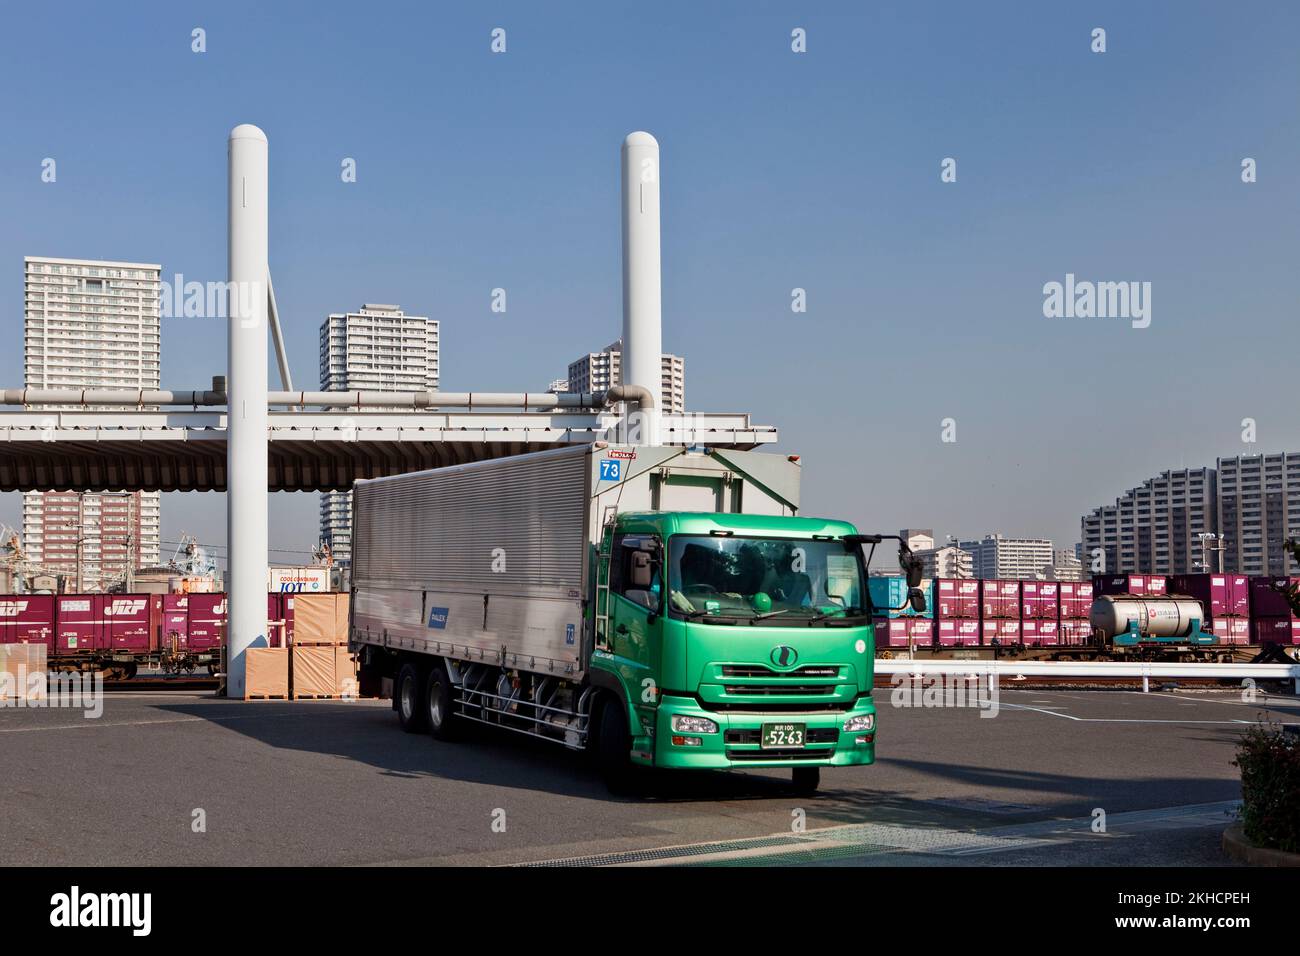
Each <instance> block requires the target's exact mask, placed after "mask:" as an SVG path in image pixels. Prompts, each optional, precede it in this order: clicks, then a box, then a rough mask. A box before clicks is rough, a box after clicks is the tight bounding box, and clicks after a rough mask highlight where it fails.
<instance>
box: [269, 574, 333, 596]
mask: <svg viewBox="0 0 1300 956" xmlns="http://www.w3.org/2000/svg"><path fill="white" fill-rule="evenodd" d="M266 589H267V591H270V592H272V593H275V592H287V593H291V594H324V593H325V592H327V591H328V590H329V589H330V571H329V568H267V570H266Z"/></svg>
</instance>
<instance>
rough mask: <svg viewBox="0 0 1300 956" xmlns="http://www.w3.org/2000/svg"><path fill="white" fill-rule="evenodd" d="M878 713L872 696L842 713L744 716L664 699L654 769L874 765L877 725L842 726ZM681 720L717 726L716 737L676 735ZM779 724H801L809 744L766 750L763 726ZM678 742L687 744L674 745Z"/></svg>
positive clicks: (681, 699)
mask: <svg viewBox="0 0 1300 956" xmlns="http://www.w3.org/2000/svg"><path fill="white" fill-rule="evenodd" d="M875 713H876V705H875V703H874V702H873V701H872V699H871V698H870V697H859V698H858V699H857V700H856V701H855V702H854V703H853V705H852V707H850V708H849V709H848V710H846V711H844V712H842V713H838V714H828V713H825V712H818V711H812V712H809V713H785V712H783V713H776V714H757V713H743V714H741V713H729V712H719V711H714V710H705V709H703V708H702V707H700V705H699V704H698V703H696V702H695V700H693V699H692V698H689V697H670V696H667V695H665V696H664V697H663V699H662V700H661V701H660V703H659V708H658V711H657V717H656V720H655V737H654V739H655V744H654V747H655V754H654V765H655V766H657V767H669V768H680V769H696V770H734V769H740V768H744V767H786V768H788V767H847V766H852V765H855V764H869V763H874V762H875V760H876V733H875V727H874V725H873V727H872V729H871V730H870V731H846V730H844V726H845V724H847V723H848V721H849V720H850V719H852V718H854V717H863V716H866V715H868V714H870V715H872V718H873V720H874V717H875ZM677 715H689V716H691V717H703V718H705V719H707V720H711V721H713V722H714V723H715V724H717V725H718V732H717V733H713V734H702V733H696V734H684V733H674V731H673V724H672V720H673V717H674V716H677ZM776 723H782V724H784V723H797V724H803V725H804V726H805V729H806V734H807V737H808V738H809V741H808V743H807V744H806V745H805V746H804V747H801V748H798V749H797V750H776V751H774V750H765V749H764V748H763V746H762V744H761V743H760V740H761V737H762V733H763V725H764V724H776ZM674 737H677V738H684V740H683V741H680V742H678V743H674V741H673V738H674ZM685 741H690V742H689V743H688V742H685ZM696 741H698V743H696ZM636 749H638V748H635V747H634V748H633V750H634V751H635V750H636ZM634 759H635V758H634ZM646 762H648V761H646Z"/></svg>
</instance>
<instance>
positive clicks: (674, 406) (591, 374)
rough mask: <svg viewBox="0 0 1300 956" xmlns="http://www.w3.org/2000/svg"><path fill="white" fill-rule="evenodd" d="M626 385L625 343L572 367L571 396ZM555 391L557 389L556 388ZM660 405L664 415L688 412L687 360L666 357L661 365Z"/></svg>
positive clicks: (585, 356)
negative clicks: (665, 413)
mask: <svg viewBox="0 0 1300 956" xmlns="http://www.w3.org/2000/svg"><path fill="white" fill-rule="evenodd" d="M622 384H623V340H622V339H619V340H618V341H617V342H612V343H610V344H609V345H607V346H605V348H604V349H602V350H601V351H599V352H588V353H587V354H586V355H584V356H583V357H582V358H580V359H578V360H577V361H574V362H570V363H569V388H568V390H569V391H570V392H603V391H605V390H606V389H608V388H612V387H614V386H615V385H622ZM551 390H552V391H554V390H555V387H554V384H552V387H551ZM659 392H660V401H661V402H662V408H663V411H665V412H667V413H669V414H674V413H681V412H684V411H686V360H685V359H683V358H682V357H681V356H680V355H669V354H668V353H667V352H665V353H664V354H663V358H662V360H661V364H660V381H659Z"/></svg>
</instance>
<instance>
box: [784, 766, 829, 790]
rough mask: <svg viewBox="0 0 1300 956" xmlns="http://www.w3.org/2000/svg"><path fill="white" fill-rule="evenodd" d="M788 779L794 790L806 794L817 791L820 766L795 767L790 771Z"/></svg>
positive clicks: (819, 783) (820, 774)
mask: <svg viewBox="0 0 1300 956" xmlns="http://www.w3.org/2000/svg"><path fill="white" fill-rule="evenodd" d="M790 781H791V783H792V784H793V785H794V792H795V793H798V794H801V795H804V796H807V795H809V794H813V793H816V792H817V788H818V787H819V786H821V782H822V768H821V767H795V768H794V769H793V770H791V771H790Z"/></svg>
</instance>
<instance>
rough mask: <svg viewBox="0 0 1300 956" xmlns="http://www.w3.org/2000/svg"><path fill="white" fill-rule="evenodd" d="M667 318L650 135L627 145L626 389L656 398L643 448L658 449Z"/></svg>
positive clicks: (644, 425)
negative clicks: (637, 389) (662, 302)
mask: <svg viewBox="0 0 1300 956" xmlns="http://www.w3.org/2000/svg"><path fill="white" fill-rule="evenodd" d="M662 325H663V314H662V308H661V305H660V290H659V143H658V142H657V141H656V140H655V138H654V137H653V136H651V135H650V134H649V133H629V134H628V136H627V139H625V140H623V358H622V363H623V384H624V385H641V386H644V387H645V388H648V389H650V393H651V394H652V395H654V397H655V410H653V411H649V410H644V409H643V410H642V418H641V437H640V444H645V445H657V444H659V440H658V430H659V407H660V406H661V405H662V402H661V401H660V396H661V394H662V388H661V387H660V379H661V377H662V372H661V367H662V358H661V356H662V354H663V350H664V349H663V328H662Z"/></svg>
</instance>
